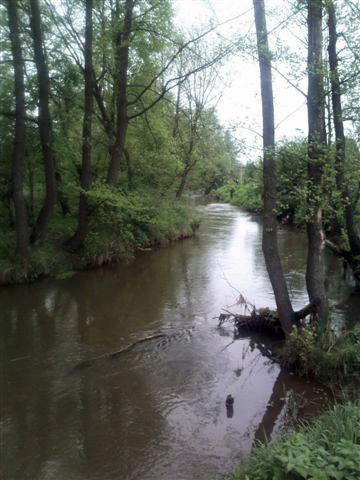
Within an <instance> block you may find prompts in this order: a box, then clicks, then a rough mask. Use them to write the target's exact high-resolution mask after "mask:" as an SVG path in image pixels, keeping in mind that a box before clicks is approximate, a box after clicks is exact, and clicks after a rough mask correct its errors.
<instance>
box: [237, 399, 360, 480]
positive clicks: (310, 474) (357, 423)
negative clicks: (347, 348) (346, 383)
mask: <svg viewBox="0 0 360 480" xmlns="http://www.w3.org/2000/svg"><path fill="white" fill-rule="evenodd" d="M358 478H360V404H359V403H358V402H356V403H350V402H348V403H346V404H343V405H336V406H334V407H332V408H331V409H330V410H329V411H327V412H325V413H323V414H321V415H320V416H319V417H318V418H317V419H316V420H314V421H312V422H311V423H309V424H308V425H307V426H302V427H301V428H299V430H298V431H296V432H294V433H292V434H291V435H290V436H287V437H283V438H280V439H278V440H277V441H275V442H274V443H273V444H270V445H259V446H258V447H257V448H255V449H254V450H253V452H252V454H251V456H250V457H249V460H248V461H247V462H246V465H245V466H244V467H243V468H242V469H241V471H240V472H239V473H237V474H236V475H235V476H234V477H233V479H232V480H303V479H304V480H305V479H316V480H332V479H344V480H351V479H354V480H355V479H358Z"/></svg>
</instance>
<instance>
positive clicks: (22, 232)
mask: <svg viewBox="0 0 360 480" xmlns="http://www.w3.org/2000/svg"><path fill="white" fill-rule="evenodd" d="M6 7H7V13H8V23H9V31H10V43H11V51H12V57H13V65H14V80H15V105H16V106H15V137H14V155H13V162H12V169H11V186H12V195H13V200H14V206H15V234H16V249H17V251H18V253H20V254H21V255H26V253H27V250H28V246H29V233H28V221H27V212H26V203H25V198H24V192H23V168H24V159H25V142H26V123H25V117H26V111H25V85H24V59H23V55H22V48H21V40H20V34H19V21H18V3H17V0H7V2H6Z"/></svg>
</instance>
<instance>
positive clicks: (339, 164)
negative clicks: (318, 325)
mask: <svg viewBox="0 0 360 480" xmlns="http://www.w3.org/2000/svg"><path fill="white" fill-rule="evenodd" d="M328 28H329V46H328V52H329V64H330V82H331V99H332V107H333V112H334V127H335V136H336V163H335V168H336V186H337V189H338V191H339V192H341V198H342V201H343V205H344V209H345V226H346V232H347V235H348V239H349V245H350V250H351V253H352V254H353V255H358V254H359V253H360V238H359V236H358V234H357V232H356V228H355V218H354V211H353V206H352V204H351V200H350V196H349V191H348V188H347V185H346V182H345V179H344V167H345V148H346V145H345V134H344V125H343V113H342V105H341V86H340V80H339V72H338V57H337V51H336V41H337V31H336V14H335V6H334V2H333V1H332V0H329V3H328Z"/></svg>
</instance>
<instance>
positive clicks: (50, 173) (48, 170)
mask: <svg viewBox="0 0 360 480" xmlns="http://www.w3.org/2000/svg"><path fill="white" fill-rule="evenodd" d="M30 12H31V13H30V26H31V34H32V39H33V45H34V58H35V65H36V71H37V79H38V90H39V133H40V142H41V148H42V153H43V161H44V171H45V186H46V194H45V199H44V203H43V206H42V208H41V209H40V212H39V215H38V218H37V220H36V223H35V225H34V229H33V232H32V234H31V241H32V243H35V242H37V241H43V240H44V239H45V237H46V235H47V232H48V228H49V223H50V219H51V215H52V213H53V209H54V206H55V203H56V196H57V186H56V168H55V155H54V151H53V147H52V126H51V116H50V109H49V71H48V66H47V63H46V57H45V49H44V41H43V33H42V26H41V14H40V7H39V1H38V0H30Z"/></svg>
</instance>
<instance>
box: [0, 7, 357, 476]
mask: <svg viewBox="0 0 360 480" xmlns="http://www.w3.org/2000/svg"><path fill="white" fill-rule="evenodd" d="M285 3H286V6H287V7H288V8H289V9H290V12H288V13H289V16H288V17H287V18H286V20H284V22H282V25H286V27H287V28H292V25H291V22H292V21H295V24H296V28H298V29H300V30H301V34H303V33H305V36H306V37H307V41H306V42H302V43H301V44H302V45H303V44H304V43H305V44H307V48H305V49H304V52H302V53H305V55H302V54H301V53H299V55H295V56H294V55H291V54H290V53H289V52H286V49H285V48H283V49H282V48H279V52H272V51H271V50H270V46H269V42H268V33H267V25H266V14H265V4H264V0H253V6H254V15H255V33H256V51H255V50H254V49H253V44H254V38H253V39H252V40H251V41H250V42H249V41H248V38H247V36H248V29H246V30H247V33H246V34H244V37H241V38H240V40H239V39H236V41H230V42H227V41H224V40H223V38H222V36H221V35H217V32H216V28H217V27H216V26H214V25H211V26H209V27H208V29H207V30H206V31H201V32H199V33H196V32H192V34H191V36H189V35H187V34H185V33H184V32H181V31H180V30H178V29H177V28H176V26H175V25H174V12H173V8H172V2H171V1H170V0H164V1H161V2H155V1H152V0H138V1H135V0H124V1H121V2H120V1H117V0H115V1H111V0H102V1H95V0H85V1H84V2H78V1H75V0H64V1H59V2H57V3H56V4H54V2H49V1H47V0H44V1H40V0H29V1H27V2H23V1H20V0H4V1H3V2H1V4H0V42H1V46H2V53H1V62H0V75H1V85H0V104H1V109H0V128H1V131H2V136H1V138H0V155H1V158H2V160H3V161H2V162H1V166H0V227H1V233H0V271H1V281H2V283H16V282H23V281H32V280H36V279H37V278H39V277H41V276H43V275H48V274H58V275H61V276H64V275H67V274H68V272H69V271H71V270H72V269H77V268H83V267H84V266H96V265H102V264H104V263H107V262H110V261H114V260H117V259H120V258H125V257H128V256H129V255H132V254H133V253H134V252H135V251H136V250H137V249H142V248H148V247H151V246H152V245H155V244H161V243H165V242H169V241H172V240H175V239H177V238H182V237H186V236H188V235H191V234H193V232H194V231H195V230H196V228H197V226H198V223H199V220H198V219H195V218H193V217H192V215H191V213H190V212H189V210H188V209H187V208H186V207H185V205H184V204H183V203H182V198H183V196H184V192H186V191H201V192H202V193H205V194H209V193H212V192H214V194H215V195H217V196H218V197H220V198H222V199H224V200H226V201H231V202H233V203H235V204H237V205H240V206H241V207H243V208H246V209H249V210H251V211H254V212H260V211H261V212H262V213H263V226H264V228H263V252H264V258H265V263H266V267H267V271H268V274H269V277H270V281H271V285H272V288H273V291H274V297H275V300H276V305H277V318H278V320H279V323H280V327H281V329H282V332H283V335H284V336H285V339H286V341H285V347H284V349H283V351H282V352H281V356H282V358H283V359H284V361H286V362H287V363H288V365H289V367H290V368H295V369H296V371H297V372H298V373H300V374H307V375H316V376H318V377H320V378H325V379H326V380H327V381H331V382H333V383H334V382H335V383H339V382H341V383H343V382H344V380H346V381H348V380H349V378H350V377H356V375H357V373H358V370H359V366H360V362H359V358H360V354H359V331H358V328H357V327H355V328H354V329H353V330H352V331H346V330H345V331H344V334H343V335H341V336H340V337H336V336H335V335H334V334H333V332H332V331H331V323H330V319H331V311H330V309H329V305H328V299H327V288H326V273H325V267H324V258H323V257H324V248H325V245H327V246H328V247H329V248H331V249H332V251H333V252H334V253H335V254H336V255H338V256H339V257H341V258H342V259H343V260H344V262H345V266H346V268H349V269H350V270H351V271H352V274H353V277H354V279H355V280H356V281H357V282H358V283H359V282H360V237H359V235H358V231H357V230H358V224H359V206H358V200H359V174H358V172H359V163H360V154H359V149H358V132H359V124H358V111H359V105H358V88H359V72H358V59H359V55H360V52H359V46H358V41H357V33H356V32H357V31H356V28H355V29H354V26H356V25H358V24H359V22H360V11H359V9H358V7H356V5H355V6H354V2H351V1H350V0H339V1H338V2H335V1H333V0H326V1H323V0H299V1H297V2H285ZM339 5H340V6H341V9H342V10H341V13H342V14H341V16H339V14H338V12H339ZM294 19H295V20H294ZM305 19H306V20H305ZM339 19H340V21H341V28H342V30H343V34H342V38H343V40H344V45H342V47H343V48H342V57H341V58H340V56H339V54H338V51H339V47H338V46H337V40H338V39H339V38H340V34H339V33H338V30H337V20H339ZM325 28H327V37H326V42H327V43H326V44H325V41H324V36H323V30H324V29H325ZM275 30H276V29H275ZM278 40H279V42H280V43H277V45H280V46H281V39H278ZM25 45H30V48H28V49H27V50H26V55H25ZM325 48H326V49H327V51H328V58H327V59H326V60H325V59H324V58H323V52H324V50H325ZM239 49H242V53H243V54H245V55H246V54H250V56H251V58H254V56H256V57H257V58H258V61H259V66H260V76H261V98H262V119H263V134H262V140H263V159H262V163H261V164H260V163H256V162H252V163H251V162H249V163H248V164H247V165H246V166H244V167H239V165H238V164H237V154H238V152H239V148H238V145H236V143H235V142H234V140H233V138H232V137H231V135H230V133H229V131H226V130H225V129H224V127H223V126H222V125H221V124H220V122H219V120H218V118H217V116H216V111H215V107H214V105H216V104H217V101H218V100H219V98H220V94H219V88H217V87H216V81H217V79H218V78H219V71H218V69H219V67H220V66H221V64H222V62H223V61H224V60H225V59H226V58H228V56H229V55H234V54H236V53H238V51H239ZM344 51H345V52H346V55H345V54H343V52H344ZM305 56H306V58H305ZM281 57H284V58H285V61H287V62H288V65H289V66H290V67H292V68H290V70H293V71H295V70H296V72H297V77H296V78H295V79H291V78H288V80H289V83H290V85H292V86H293V87H294V86H295V87H296V89H297V90H300V87H299V86H298V84H299V81H300V80H301V74H303V77H304V78H305V77H306V76H307V80H308V91H307V92H301V93H302V94H303V95H304V96H305V98H306V104H307V109H308V120H309V122H308V123H309V125H308V126H309V129H308V138H307V139H306V140H304V139H296V140H293V141H289V140H285V141H283V142H282V143H278V144H276V143H275V120H274V118H275V117H274V101H273V92H272V74H271V72H272V63H273V62H276V61H277V60H279V59H280V58H281ZM294 65H296V68H293V67H294ZM344 72H346V73H348V72H349V76H347V75H346V74H345V73H344ZM344 99H345V102H346V110H345V109H344V108H343V104H344ZM344 111H346V115H345V114H344V113H343V112H344ZM348 118H350V119H351V122H352V129H349V130H350V131H349V135H348V137H347V138H346V136H345V130H344V121H346V120H347V119H348ZM350 134H351V135H352V136H350ZM279 219H280V220H281V221H283V222H287V223H291V224H294V225H297V226H300V227H302V226H303V227H304V228H305V229H306V232H307V237H308V244H309V248H308V259H307V263H306V286H307V291H308V296H309V303H308V305H307V306H305V307H304V308H303V309H302V310H301V311H303V312H304V311H306V312H307V314H310V320H304V318H303V317H305V314H304V315H303V317H301V316H300V314H299V312H295V311H294V308H293V305H292V302H291V298H290V293H289V289H288V286H287V284H286V279H285V276H284V273H283V269H282V264H281V259H280V256H279V253H278V247H277V222H278V220H279ZM239 268H240V267H239ZM307 316H308V315H307ZM354 323H355V322H354ZM341 408H343V409H344V410H341ZM346 408H348V409H353V410H351V415H355V417H354V424H356V422H357V420H356V418H358V417H357V415H358V406H357V404H355V405H353V406H352V407H346V406H345V407H339V408H338V409H335V410H334V411H333V412H332V413H331V414H329V415H328V416H325V417H323V419H319V420H318V423H315V424H314V426H313V427H309V428H308V429H307V430H306V432H305V433H304V432H300V433H297V434H294V436H293V437H291V438H292V440H291V438H290V439H288V440H284V441H283V442H284V443H282V444H279V445H280V446H279V447H274V448H279V449H280V450H276V452H277V453H276V455H275V459H274V462H273V463H271V462H270V463H269V464H267V466H266V467H265V464H266V461H267V460H266V459H268V458H269V455H270V456H271V453H270V454H269V453H268V452H269V450H266V449H263V450H260V452H261V453H255V457H254V458H255V459H256V458H257V459H265V460H264V462H265V463H261V461H262V460H261V461H260V460H259V462H260V463H259V465H260V464H262V465H263V467H259V469H260V470H263V471H264V472H265V473H264V474H266V475H268V477H260V476H258V477H252V476H251V475H253V472H252V473H251V475H250V474H247V475H248V478H291V477H289V476H288V475H290V474H292V475H293V478H352V477H351V475H352V476H353V478H356V475H358V471H357V470H356V469H357V468H358V466H357V465H356V462H355V461H354V462H353V461H352V458H353V456H354V452H355V453H356V452H357V447H358V443H359V437H358V436H356V437H354V435H353V434H351V435H350V433H351V432H350V433H346V435H345V434H344V435H345V436H344V438H343V437H341V438H336V437H333V436H332V433H331V430H330V429H329V435H326V438H323V439H322V442H320V440H319V442H318V448H319V451H318V453H319V455H318V459H319V464H316V465H314V469H313V470H311V467H310V463H313V462H312V461H311V459H312V455H313V449H308V447H307V445H306V442H307V441H309V443H310V444H311V442H313V444H314V443H316V442H317V438H318V437H317V436H316V435H318V433H314V432H318V431H319V429H320V427H318V426H317V425H323V424H322V423H321V422H326V421H330V420H329V419H330V418H332V417H333V416H334V415H335V416H336V415H339V417H341V416H342V415H343V413H342V412H344V411H346V412H350V410H346ZM349 414H350V413H349ZM324 419H325V420H324ZM339 427H340V423H339ZM349 427H350V424H348V423H345V427H344V428H346V429H348V428H349ZM341 431H342V430H341V429H340V432H341ZM311 435H313V438H312V439H311ZM351 441H352V444H351ZM291 442H293V443H291ZM349 442H350V443H349ZM295 450H298V451H301V452H302V453H303V464H306V465H309V469H308V470H307V471H306V470H304V469H303V470H301V465H300V464H299V462H298V461H297V460H298V459H295V460H294V459H293V457H294V455H293V452H294V451H295ZM279 452H280V453H279ZM329 455H331V457H332V460H331V462H332V463H329V470H328V471H325V470H323V471H322V473H321V474H322V475H325V476H323V477H318V476H317V475H318V473H319V472H320V470H321V466H324V464H325V462H326V461H327V459H329ZM299 458H300V455H299ZM335 458H337V460H336V462H337V463H334V459H335ZM279 459H280V460H279ZM257 461H258V460H253V459H251V460H250V464H249V465H250V466H251V465H253V463H252V462H257ZM279 462H280V464H279ZM254 465H255V464H254ZM254 469H255V467H254ZM316 469H317V470H316ZM342 471H344V472H345V473H344V475H345V476H341V475H343V473H342ZM254 472H255V470H254ZM266 472H269V473H266ZM259 475H261V473H259ZM275 475H277V477H276V476H275ZM294 475H295V476H294ZM296 475H297V476H296ZM299 475H302V476H299ZM346 475H347V476H346Z"/></svg>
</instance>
